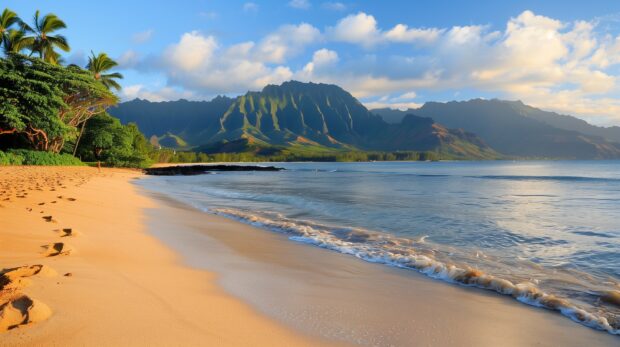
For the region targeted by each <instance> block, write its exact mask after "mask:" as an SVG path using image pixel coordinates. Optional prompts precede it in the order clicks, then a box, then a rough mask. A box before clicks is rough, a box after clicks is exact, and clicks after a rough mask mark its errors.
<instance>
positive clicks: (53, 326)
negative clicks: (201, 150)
mask: <svg viewBox="0 0 620 347" xmlns="http://www.w3.org/2000/svg"><path fill="white" fill-rule="evenodd" d="M141 176H142V174H141V173H139V172H138V171H132V170H122V169H103V170H102V171H101V172H100V173H99V172H97V169H94V168H84V167H81V168H69V167H1V168H0V181H1V183H2V187H3V189H2V192H3V193H2V194H3V196H2V199H1V200H2V201H0V205H1V207H0V220H1V221H2V222H1V224H2V228H1V230H0V267H1V268H2V269H3V276H4V277H3V278H6V277H10V278H11V281H10V282H9V284H8V285H6V281H4V280H3V281H4V282H3V286H2V291H1V292H0V299H1V300H2V303H0V306H1V307H2V313H0V322H2V324H0V327H2V326H3V325H4V328H3V329H2V330H6V329H7V328H12V329H10V330H8V331H2V332H0V345H2V346H4V345H20V346H28V345H33V346H34V345H63V346H72V345H75V346H77V345H103V346H112V345H149V346H153V345H161V346H170V345H205V344H207V345H208V344H211V345H213V344H218V345H222V344H224V345H239V346H241V345H249V344H256V343H257V344H261V345H276V346H277V345H281V346H289V345H300V346H310V345H316V344H317V343H321V342H324V341H321V340H317V339H313V338H308V337H306V336H303V335H302V334H299V333H297V332H295V331H292V330H291V329H288V328H286V327H283V326H282V325H281V324H278V323H276V322H275V321H274V320H272V319H269V318H267V317H264V316H262V315H260V314H258V313H257V312H256V311H255V310H253V309H252V308H251V307H250V306H248V305H247V304H245V303H243V302H241V301H240V300H238V299H235V298H234V297H232V296H230V295H229V294H227V293H225V292H224V291H223V290H222V289H221V288H220V287H219V286H218V285H216V284H215V283H214V281H215V278H216V274H214V273H211V272H207V271H204V270H195V269H191V268H188V267H187V266H184V265H182V264H181V255H179V254H176V253H174V252H173V251H171V250H170V249H169V248H168V247H167V246H166V245H165V244H163V243H162V242H161V241H160V240H157V239H156V238H154V237H153V236H151V235H149V233H148V231H147V227H146V216H145V215H144V212H145V210H146V209H148V208H158V207H157V206H158V205H157V202H155V201H153V200H152V199H149V198H148V197H146V196H144V195H142V194H139V192H138V189H137V188H136V187H135V186H134V185H133V184H132V183H131V182H132V180H134V179H136V178H139V177H141ZM4 199H9V200H4ZM41 211H43V212H42V213H41ZM43 217H49V218H43ZM65 229H67V230H68V229H70V231H69V232H68V233H69V234H71V235H65V234H67V232H63V230H65ZM42 246H47V248H44V247H42ZM38 265H43V266H42V267H41V268H37V269H39V270H40V271H23V270H24V269H30V268H32V266H38ZM15 268H17V269H19V270H20V271H14V270H10V271H8V270H9V269H15ZM42 269H43V270H45V271H43V270H42ZM23 297H26V298H28V299H30V300H32V301H31V302H32V303H34V304H30V305H28V304H29V302H25V301H24V300H25V299H21V298H23ZM20 300H21V301H20Z"/></svg>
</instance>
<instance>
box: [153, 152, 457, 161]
mask: <svg viewBox="0 0 620 347" xmlns="http://www.w3.org/2000/svg"><path fill="white" fill-rule="evenodd" d="M150 157H151V159H152V160H153V161H154V162H157V163H210V162H296V161H316V162H367V161H435V160H453V159H459V158H455V157H453V156H450V155H447V154H442V153H439V152H432V151H426V152H414V151H397V152H376V151H374V152H364V151H346V152H315V153H312V152H304V153H296V152H290V151H281V152H277V153H273V154H269V155H260V154H257V153H250V152H243V153H213V154H207V153H197V152H181V151H179V152H177V151H173V150H170V149H161V150H154V151H153V152H151V154H150Z"/></svg>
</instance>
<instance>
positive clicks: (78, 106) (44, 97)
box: [0, 9, 149, 166]
mask: <svg viewBox="0 0 620 347" xmlns="http://www.w3.org/2000/svg"><path fill="white" fill-rule="evenodd" d="M64 28H66V25H65V23H64V22H63V21H62V20H61V19H60V18H58V17H57V16H56V15H54V14H51V13H50V14H46V15H41V13H40V12H39V11H37V12H36V13H35V15H34V19H33V22H32V23H31V24H28V23H26V22H25V21H23V20H22V19H21V18H20V17H19V16H18V15H17V14H16V13H15V12H13V11H11V10H9V9H5V10H4V11H3V12H2V14H1V15H0V37H1V41H0V44H1V46H2V51H3V53H4V56H3V57H1V58H0V150H2V151H5V152H6V153H3V154H2V156H1V157H0V158H3V159H0V163H3V164H6V163H10V164H16V163H21V164H40V165H61V164H63V165H64V164H69V163H78V162H80V160H79V159H77V158H75V157H74V156H75V155H77V154H86V153H90V152H93V153H95V154H97V155H94V156H89V155H85V156H84V157H83V159H85V160H97V161H99V160H101V161H103V162H104V164H108V165H123V166H146V165H148V164H149V161H148V160H147V152H148V149H147V148H145V147H144V146H142V145H141V142H140V139H136V136H138V135H137V134H140V133H139V131H138V130H137V128H136V127H135V125H121V124H120V123H119V122H118V120H115V121H116V123H114V121H112V123H114V124H115V126H114V127H100V126H98V125H93V126H89V123H90V121H91V120H93V119H94V120H93V122H97V121H98V120H101V119H105V117H108V118H110V116H107V115H106V113H105V112H106V110H107V109H108V108H109V107H110V106H113V105H116V104H117V103H118V101H119V98H118V96H117V95H116V94H115V93H114V91H117V90H120V85H119V84H118V82H117V81H116V80H117V79H120V78H122V77H123V76H122V75H120V74H119V73H116V72H110V70H111V69H112V68H114V67H115V66H116V65H117V64H116V62H114V61H113V60H112V59H110V58H109V57H108V56H107V55H106V54H105V53H99V54H97V55H95V54H94V53H93V54H92V56H91V57H90V58H89V61H88V64H87V65H86V66H85V67H80V66H77V65H75V64H69V65H63V59H62V56H61V55H60V53H59V52H58V51H59V50H60V51H64V52H69V51H70V46H69V43H68V41H67V39H66V38H65V37H64V36H62V35H60V34H58V33H57V32H58V31H59V30H61V29H64ZM97 124H100V122H99V123H97ZM93 129H97V130H101V132H102V133H101V134H99V136H92V132H93ZM87 130H88V136H83V135H84V133H85V132H86V131H87ZM97 130H94V131H97ZM139 136H141V134H140V135H139ZM102 138H104V139H105V140H101V139H102ZM108 139H112V140H110V141H108ZM93 141H99V142H93ZM93 148H96V149H95V150H93ZM17 150H19V151H17ZM104 150H105V155H103V153H104ZM28 151H33V153H29V152H28ZM69 157H71V158H72V159H68V158H69ZM19 158H22V159H19Z"/></svg>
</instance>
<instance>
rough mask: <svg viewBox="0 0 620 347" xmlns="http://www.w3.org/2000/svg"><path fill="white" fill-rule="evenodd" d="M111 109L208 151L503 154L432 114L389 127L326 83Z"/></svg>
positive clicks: (149, 131) (155, 133)
mask: <svg viewBox="0 0 620 347" xmlns="http://www.w3.org/2000/svg"><path fill="white" fill-rule="evenodd" d="M110 113H111V114H113V115H114V116H116V117H119V118H120V119H121V121H122V122H123V123H127V122H135V123H137V124H138V126H139V127H140V129H141V130H142V131H143V132H145V134H146V135H147V136H149V137H151V136H155V137H157V138H162V137H166V138H170V137H171V135H176V136H177V137H178V138H174V139H175V141H174V142H176V143H178V142H179V141H178V140H179V138H180V139H182V140H184V141H186V142H187V143H188V144H189V145H190V146H194V147H195V149H197V150H200V151H205V152H209V153H215V152H244V151H253V152H260V153H268V152H269V151H273V150H274V149H277V148H288V149H294V150H295V151H306V152H326V151H348V150H393V151H396V150H411V151H436V152H440V153H444V154H445V155H446V156H451V157H455V158H491V157H493V158H494V157H497V156H498V154H497V153H496V152H494V151H493V150H492V149H491V148H489V147H488V146H487V145H486V144H485V143H484V142H483V141H482V140H480V139H479V138H478V137H477V136H476V135H473V134H471V133H466V132H464V131H462V130H449V129H447V128H445V127H443V126H441V125H439V124H436V123H435V122H433V120H431V119H422V118H419V117H416V116H413V115H411V116H409V117H408V119H407V120H406V121H404V122H403V123H402V124H400V125H399V126H394V125H390V124H388V123H386V122H385V121H384V120H383V119H382V118H381V117H380V116H377V115H375V114H373V113H371V112H370V111H368V109H366V107H364V105H362V104H361V103H360V102H359V101H358V100H357V99H356V98H354V97H353V96H352V95H351V94H350V93H348V92H347V91H345V90H343V89H342V88H340V87H338V86H335V85H328V84H315V83H301V82H296V81H290V82H285V83H283V84H282V85H279V86H277V85H269V86H266V87H265V88H263V90H262V91H260V92H248V93H247V94H245V95H242V96H239V97H237V98H234V99H230V98H226V97H218V98H216V99H214V100H212V101H209V102H190V101H186V100H179V101H175V102H164V103H154V102H148V101H144V100H134V101H130V102H126V103H122V104H120V105H119V106H118V107H116V108H114V109H111V110H110ZM174 142H173V143H174ZM160 144H161V143H160Z"/></svg>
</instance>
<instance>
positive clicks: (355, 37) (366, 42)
mask: <svg viewBox="0 0 620 347" xmlns="http://www.w3.org/2000/svg"><path fill="white" fill-rule="evenodd" d="M328 32H329V33H330V36H331V39H333V40H336V41H342V42H348V43H354V44H359V45H362V46H364V47H372V46H374V45H375V44H376V43H377V42H379V41H380V31H379V29H378V28H377V20H376V19H375V17H373V16H371V15H368V14H366V13H364V12H360V13H358V14H354V15H353V14H352V15H349V16H347V17H345V18H343V19H341V20H339V21H338V23H337V24H336V25H335V26H334V27H330V28H328Z"/></svg>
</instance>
